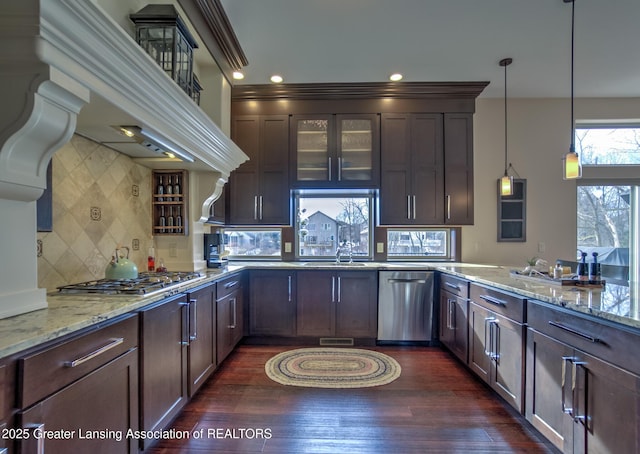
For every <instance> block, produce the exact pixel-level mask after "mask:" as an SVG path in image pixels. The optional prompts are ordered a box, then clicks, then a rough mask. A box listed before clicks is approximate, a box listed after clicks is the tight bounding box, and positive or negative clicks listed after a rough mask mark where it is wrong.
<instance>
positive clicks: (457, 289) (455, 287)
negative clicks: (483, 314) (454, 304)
mask: <svg viewBox="0 0 640 454" xmlns="http://www.w3.org/2000/svg"><path fill="white" fill-rule="evenodd" d="M444 285H445V286H447V287H449V288H451V289H453V290H456V291H458V292H459V291H460V286H459V285H456V284H452V283H451V282H445V283H444Z"/></svg>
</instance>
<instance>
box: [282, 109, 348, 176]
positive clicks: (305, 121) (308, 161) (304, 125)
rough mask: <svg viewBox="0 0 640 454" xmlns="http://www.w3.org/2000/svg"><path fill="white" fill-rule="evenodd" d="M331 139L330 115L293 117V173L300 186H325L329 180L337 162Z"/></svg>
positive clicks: (335, 169)
mask: <svg viewBox="0 0 640 454" xmlns="http://www.w3.org/2000/svg"><path fill="white" fill-rule="evenodd" d="M331 135H332V117H331V115H296V116H294V117H293V118H292V127H291V148H292V150H293V153H294V156H293V158H294V159H293V161H294V168H293V169H292V172H294V173H293V175H294V176H295V180H296V181H297V182H298V183H299V184H301V185H304V182H313V183H314V184H318V183H319V182H320V183H322V182H324V183H327V182H329V181H330V180H331V179H332V177H333V173H335V172H336V171H337V162H336V157H335V156H334V154H335V144H331V143H330V137H331ZM330 158H331V159H330ZM330 161H331V162H330ZM301 182H302V183H301ZM307 184H308V183H307Z"/></svg>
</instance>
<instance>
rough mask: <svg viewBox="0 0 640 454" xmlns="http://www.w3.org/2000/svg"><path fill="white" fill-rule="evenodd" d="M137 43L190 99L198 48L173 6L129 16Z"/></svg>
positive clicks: (151, 8)
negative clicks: (194, 55) (194, 51)
mask: <svg viewBox="0 0 640 454" xmlns="http://www.w3.org/2000/svg"><path fill="white" fill-rule="evenodd" d="M129 18H130V19H131V21H132V22H133V23H134V24H135V27H136V41H137V42H138V44H139V45H140V47H142V48H143V49H144V50H145V51H146V52H147V53H148V54H149V55H150V56H151V57H152V58H153V59H154V60H155V61H156V63H158V64H159V65H160V67H161V68H162V69H163V70H164V71H165V72H166V73H167V74H168V75H169V77H171V78H172V79H173V80H174V81H175V82H176V83H177V84H178V85H179V86H180V87H181V88H182V89H183V90H184V91H185V92H186V93H187V94H188V95H189V96H192V94H193V49H197V48H198V44H197V43H196V41H195V39H193V36H192V35H191V33H190V32H189V30H188V29H187V26H186V25H185V23H184V21H183V20H182V18H181V17H180V15H179V14H178V11H177V10H176V8H175V6H173V5H147V6H145V7H144V8H142V9H141V10H140V11H138V12H137V13H134V14H131V15H129Z"/></svg>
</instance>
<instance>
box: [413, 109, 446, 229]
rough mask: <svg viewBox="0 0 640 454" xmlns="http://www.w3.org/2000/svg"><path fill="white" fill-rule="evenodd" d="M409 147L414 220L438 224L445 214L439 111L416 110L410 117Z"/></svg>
mask: <svg viewBox="0 0 640 454" xmlns="http://www.w3.org/2000/svg"><path fill="white" fill-rule="evenodd" d="M411 150H412V155H411V169H412V172H413V190H412V197H413V196H415V205H416V206H415V209H414V211H415V218H414V222H415V223H418V224H441V223H442V221H443V217H444V196H443V173H442V170H443V169H442V166H443V161H442V115H439V114H416V115H414V116H413V117H412V118H411Z"/></svg>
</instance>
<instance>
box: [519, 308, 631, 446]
mask: <svg viewBox="0 0 640 454" xmlns="http://www.w3.org/2000/svg"><path fill="white" fill-rule="evenodd" d="M528 313H529V314H531V315H533V317H531V319H530V327H529V329H528V333H527V383H528V384H529V385H528V386H527V393H526V418H527V419H528V420H529V422H531V424H533V426H534V427H535V428H537V429H538V430H539V431H540V432H541V433H542V434H543V435H544V436H545V437H546V438H547V439H548V440H550V441H551V442H552V443H553V444H554V445H555V446H556V447H557V448H558V449H560V450H561V451H562V452H566V453H605V452H606V453H609V452H611V453H613V452H638V451H639V449H640V385H639V384H640V371H639V370H638V361H637V360H635V356H637V355H635V349H634V346H636V345H638V343H639V341H640V335H638V334H637V333H630V332H626V331H624V330H622V329H621V328H619V327H612V326H608V325H607V324H606V323H602V322H600V321H596V320H593V319H588V318H587V317H583V316H580V315H577V314H571V313H569V312H566V311H564V310H560V309H559V308H552V307H550V306H547V305H546V304H544V303H541V304H538V303H537V302H536V303H533V302H531V303H530V304H529V307H528ZM596 355H599V356H602V355H604V356H605V357H606V358H607V360H604V359H603V358H598V357H596ZM615 363H618V364H615ZM621 363H624V364H625V366H626V367H628V368H630V369H632V370H627V369H626V367H625V368H624V369H623V368H622V367H620V364H621Z"/></svg>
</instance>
